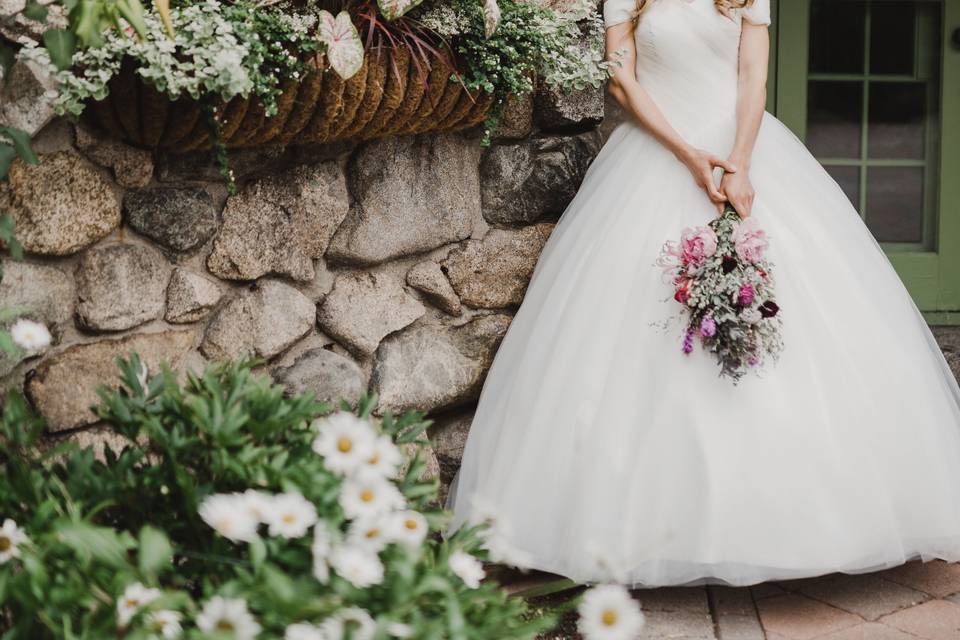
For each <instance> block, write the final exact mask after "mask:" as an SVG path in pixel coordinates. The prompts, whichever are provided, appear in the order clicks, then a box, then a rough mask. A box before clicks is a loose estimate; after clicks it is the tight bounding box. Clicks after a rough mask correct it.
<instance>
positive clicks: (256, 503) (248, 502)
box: [243, 489, 273, 524]
mask: <svg viewBox="0 0 960 640" xmlns="http://www.w3.org/2000/svg"><path fill="white" fill-rule="evenodd" d="M272 503H273V495H272V494H270V493H267V492H266V491H257V490H256V489H247V490H246V491H244V492H243V504H244V506H245V507H246V508H247V510H248V511H249V512H250V516H251V517H252V518H253V519H254V520H256V521H257V522H259V523H263V524H267V515H268V514H269V513H270V511H271V509H272V506H273V505H272Z"/></svg>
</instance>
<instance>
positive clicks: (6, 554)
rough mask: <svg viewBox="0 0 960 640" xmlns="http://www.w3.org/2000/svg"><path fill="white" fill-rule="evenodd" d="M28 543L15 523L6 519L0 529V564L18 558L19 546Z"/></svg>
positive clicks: (25, 536)
mask: <svg viewBox="0 0 960 640" xmlns="http://www.w3.org/2000/svg"><path fill="white" fill-rule="evenodd" d="M27 541H28V538H27V534H25V533H24V532H23V529H21V528H20V527H18V526H17V523H16V522H14V521H13V520H11V519H10V518H7V519H6V520H4V521H3V526H2V527H0V564H6V563H7V562H9V561H10V560H11V559H13V558H19V557H20V545H22V544H25V543H26V542H27Z"/></svg>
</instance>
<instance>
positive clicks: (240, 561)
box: [0, 356, 552, 640]
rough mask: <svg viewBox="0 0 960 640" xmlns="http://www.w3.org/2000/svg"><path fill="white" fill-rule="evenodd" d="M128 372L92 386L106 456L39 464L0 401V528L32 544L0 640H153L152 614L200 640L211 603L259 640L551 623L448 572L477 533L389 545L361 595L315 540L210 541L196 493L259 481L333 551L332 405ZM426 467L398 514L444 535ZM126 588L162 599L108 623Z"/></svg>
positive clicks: (393, 426)
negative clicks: (335, 629) (377, 577)
mask: <svg viewBox="0 0 960 640" xmlns="http://www.w3.org/2000/svg"><path fill="white" fill-rule="evenodd" d="M121 371H122V387H121V389H120V390H119V391H110V390H106V389H104V390H103V391H101V397H102V404H101V405H100V406H99V407H98V409H97V412H98V415H99V417H100V418H101V419H102V420H103V421H104V422H105V423H106V424H107V425H108V426H109V427H110V428H111V429H112V430H113V431H115V432H116V433H117V434H119V435H120V436H122V437H123V438H125V439H126V441H127V444H126V446H125V447H124V448H123V450H122V451H120V452H119V453H114V452H112V451H109V450H108V451H106V452H105V454H104V457H103V458H102V459H98V457H97V456H96V455H95V453H94V451H93V450H91V449H79V448H77V447H75V446H73V445H65V446H61V447H59V448H57V449H55V450H52V451H47V452H45V453H41V452H40V450H39V449H38V446H37V445H38V443H39V440H38V438H39V437H40V434H41V432H42V425H41V424H40V423H39V421H37V420H36V419H35V418H34V417H33V416H32V415H31V414H30V412H29V411H28V409H27V407H26V405H25V403H24V402H23V400H22V399H21V398H19V397H18V396H17V395H10V396H8V397H7V399H6V402H5V403H4V408H3V414H2V420H0V466H2V471H3V474H4V477H5V483H3V484H2V485H0V519H3V518H10V519H12V520H14V521H16V523H17V524H18V525H19V526H20V527H21V528H22V529H23V530H24V532H25V534H26V536H27V537H28V538H29V541H27V542H24V543H22V544H20V545H19V551H20V556H19V557H17V558H14V559H12V560H9V561H8V562H5V563H0V602H2V603H3V606H2V607H0V633H4V635H3V636H2V637H3V638H5V639H6V638H10V639H20V638H24V639H26V638H29V639H31V640H43V639H45V638H78V639H80V638H84V639H86V638H89V639H100V638H106V637H112V638H135V639H145V638H147V637H155V636H150V633H151V632H150V631H149V629H148V627H149V625H150V624H153V623H154V622H155V621H154V620H153V619H152V618H151V617H150V616H151V615H154V614H155V613H156V612H158V611H164V612H174V615H180V616H182V621H183V628H184V635H183V637H186V638H203V637H208V636H206V635H203V633H201V631H200V630H199V629H198V628H197V626H196V621H197V617H198V615H197V614H198V611H200V610H202V609H203V608H204V606H205V603H206V602H209V600H210V599H211V598H212V597H214V596H215V595H219V596H224V597H229V598H240V599H243V600H244V601H246V603H247V604H248V606H249V609H250V611H251V613H252V614H253V616H254V617H255V618H256V620H257V621H258V623H259V624H260V625H261V626H262V628H263V631H262V633H261V634H260V635H258V636H257V637H258V638H266V639H269V638H281V637H283V636H284V631H285V629H286V627H287V626H288V625H290V624H291V623H294V622H300V621H310V622H315V623H321V622H324V621H330V620H337V619H338V618H337V616H338V615H345V612H349V611H354V612H355V611H356V609H353V608H354V607H359V608H361V609H363V610H364V611H366V612H368V613H369V615H370V616H371V617H372V619H373V620H374V622H375V624H376V629H377V630H376V637H377V638H387V637H389V635H388V633H387V630H388V629H389V628H392V627H391V625H396V624H398V623H402V624H404V625H407V626H408V627H409V630H410V631H411V632H412V636H411V637H414V638H436V639H438V640H439V639H442V638H443V639H445V638H457V639H463V640H466V639H471V640H480V639H484V638H490V639H491V640H492V639H504V640H506V639H511V638H532V637H533V636H534V635H535V634H536V633H537V632H538V631H540V630H543V629H545V628H549V626H550V624H551V622H552V620H550V619H549V618H538V617H536V616H532V615H531V613H530V611H529V610H528V609H527V607H526V605H525V604H524V603H523V602H522V601H518V600H516V599H511V598H508V597H507V596H506V594H505V593H504V592H503V591H501V590H499V589H498V588H497V587H496V586H495V585H493V584H482V585H481V586H480V587H479V588H476V589H471V588H470V587H469V586H468V585H466V584H465V583H464V582H463V581H462V580H461V579H460V578H459V577H458V576H457V574H456V573H455V572H454V571H453V570H452V569H451V566H450V565H449V564H448V563H447V558H448V557H449V556H450V554H451V553H453V552H454V551H456V550H460V551H466V552H470V553H474V554H479V556H480V557H483V556H484V553H485V552H484V551H483V550H482V548H481V545H482V541H483V531H484V530H483V528H482V527H473V528H467V529H462V530H460V531H458V532H457V533H456V534H455V535H453V536H451V537H450V538H448V539H446V540H441V539H439V538H438V537H437V536H436V535H435V534H434V535H431V536H429V537H427V538H426V539H425V540H424V541H423V542H422V543H421V544H419V545H418V546H413V547H410V546H407V545H401V544H389V545H387V546H386V547H385V548H384V549H383V550H382V551H380V552H379V556H380V560H381V561H382V563H383V566H384V577H383V580H382V581H380V582H379V583H377V584H373V585H371V586H367V587H364V588H361V587H357V586H355V585H354V584H352V583H351V582H350V581H349V580H347V579H345V578H344V577H342V576H340V575H339V574H338V573H337V572H336V571H333V572H331V574H330V576H329V580H328V581H326V582H324V581H322V580H320V579H318V578H317V577H315V576H314V575H313V570H312V563H313V561H314V559H313V558H312V557H311V545H310V540H309V538H311V536H306V537H296V536H294V537H290V538H284V537H281V536H267V535H266V532H263V534H262V535H260V536H256V537H255V538H254V539H252V540H251V541H250V542H249V543H248V544H245V543H234V542H231V541H230V540H228V539H226V538H224V537H222V536H219V535H217V534H216V533H215V532H214V531H213V530H212V529H211V527H210V526H208V524H207V523H206V522H205V521H204V519H203V518H202V517H201V516H200V515H199V513H198V508H199V507H200V505H201V504H202V503H203V502H204V500H206V499H208V498H209V497H210V496H214V495H222V494H229V493H231V492H241V491H245V490H247V489H250V488H256V489H257V490H259V491H262V492H267V493H270V492H294V493H299V494H302V495H303V496H304V497H305V498H306V499H307V500H308V501H309V502H310V503H311V504H312V505H314V506H315V508H316V511H317V514H318V516H319V523H318V524H317V525H316V526H317V527H325V529H326V530H328V531H329V532H330V534H331V536H332V540H333V544H334V545H337V544H340V542H341V540H342V539H343V538H344V532H345V531H346V530H347V529H348V528H349V527H350V521H349V520H348V519H347V518H346V517H345V515H344V511H343V508H342V507H341V503H340V501H339V496H340V493H341V489H342V484H343V482H344V479H343V478H342V477H340V476H339V475H338V474H336V473H333V472H331V471H330V469H329V468H328V467H327V464H326V460H325V458H324V457H323V456H321V455H319V454H318V453H316V452H315V451H314V448H313V444H314V440H315V439H316V437H317V431H316V426H315V425H314V421H315V419H317V418H318V417H320V416H323V415H324V414H326V413H327V412H328V411H329V407H327V406H326V405H324V404H321V403H317V402H316V401H315V400H314V399H313V398H312V396H295V397H285V396H284V394H283V391H282V389H281V388H280V387H277V386H274V385H272V384H270V382H269V381H268V380H267V379H266V378H264V377H259V376H255V375H253V374H252V373H251V371H250V365H249V364H240V365H216V366H212V367H210V368H209V369H208V370H207V371H206V372H204V373H203V374H202V375H187V376H186V379H185V381H184V382H183V383H182V384H180V383H179V382H178V381H177V378H176V377H175V376H174V374H173V373H171V372H169V371H164V372H163V373H162V374H160V375H158V376H156V377H152V378H149V377H147V376H146V375H145V370H144V369H143V367H142V364H141V363H140V361H139V360H138V359H137V358H136V357H135V356H134V357H133V358H132V359H131V360H130V361H127V362H122V363H121ZM375 403H376V400H375V399H374V398H365V399H364V401H363V402H362V403H361V407H360V409H359V414H360V415H361V416H369V413H370V411H371V410H372V408H373V406H374V405H375ZM427 424H428V423H427V422H425V421H424V420H423V417H422V415H421V414H416V413H410V414H406V415H404V416H402V417H400V418H393V417H392V416H389V415H387V416H385V417H384V418H383V419H382V420H381V421H379V425H378V428H379V429H380V430H381V432H382V433H384V434H388V435H389V436H390V438H391V439H392V440H393V441H394V442H395V443H415V442H416V440H417V437H418V435H419V434H421V433H422V431H423V430H424V429H425V428H426V426H427ZM424 466H425V464H424V461H423V459H422V456H421V455H420V453H419V452H418V453H417V454H416V455H415V456H414V458H413V460H411V461H410V462H409V465H408V466H407V467H406V470H405V472H403V473H402V475H400V476H399V478H398V479H397V480H396V486H397V488H398V489H399V490H400V492H401V493H402V495H403V497H404V499H405V502H406V508H407V509H414V510H417V511H420V512H422V513H423V514H424V516H426V519H427V521H428V522H429V523H430V528H431V529H432V530H433V531H437V530H438V529H439V528H440V527H442V526H444V524H445V523H446V521H447V515H446V514H444V513H443V512H440V511H437V510H436V509H435V508H434V507H433V506H432V505H433V504H435V500H436V490H437V483H436V481H435V480H422V479H421V474H422V471H423V469H424ZM136 584H142V585H145V587H144V588H147V589H157V590H158V591H157V592H156V593H154V596H152V597H155V598H156V599H152V600H150V601H149V602H148V603H146V604H144V605H143V606H142V607H139V608H137V609H135V610H134V611H133V612H132V614H131V615H132V618H131V620H130V622H129V623H128V624H126V625H125V626H124V625H120V626H118V615H119V614H118V599H119V598H120V597H121V595H123V594H124V593H125V591H126V590H127V589H128V588H130V586H131V585H136ZM355 631H356V633H355V634H354V635H353V637H354V638H360V637H374V636H372V635H371V636H367V635H362V634H361V633H360V630H355ZM210 637H213V636H210ZM216 637H217V638H221V637H222V638H229V637H231V636H230V635H229V634H228V635H222V636H221V635H217V636H216Z"/></svg>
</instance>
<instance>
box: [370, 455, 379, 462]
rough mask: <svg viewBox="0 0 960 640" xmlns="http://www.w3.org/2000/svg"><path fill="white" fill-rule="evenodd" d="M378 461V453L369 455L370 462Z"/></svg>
mask: <svg viewBox="0 0 960 640" xmlns="http://www.w3.org/2000/svg"><path fill="white" fill-rule="evenodd" d="M378 462H380V454H378V453H375V454H373V455H372V456H370V464H377V463H378Z"/></svg>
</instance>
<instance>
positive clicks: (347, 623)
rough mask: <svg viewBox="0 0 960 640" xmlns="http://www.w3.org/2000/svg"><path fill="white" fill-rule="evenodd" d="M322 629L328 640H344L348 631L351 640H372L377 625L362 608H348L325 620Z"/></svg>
mask: <svg viewBox="0 0 960 640" xmlns="http://www.w3.org/2000/svg"><path fill="white" fill-rule="evenodd" d="M321 628H322V629H323V632H324V634H325V635H324V638H325V639H326V640H343V639H344V638H346V637H347V632H348V631H349V632H350V640H372V639H373V636H374V635H375V634H376V632H377V623H376V622H374V621H373V618H372V617H370V614H369V613H367V612H366V611H365V610H363V609H361V608H360V607H347V608H345V609H341V610H340V611H338V612H337V613H336V614H335V615H334V616H332V617H330V618H327V619H326V620H324V621H323V624H322V625H321Z"/></svg>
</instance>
